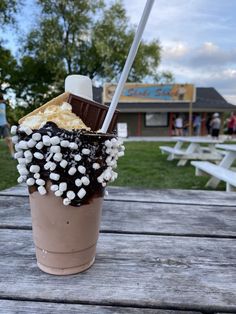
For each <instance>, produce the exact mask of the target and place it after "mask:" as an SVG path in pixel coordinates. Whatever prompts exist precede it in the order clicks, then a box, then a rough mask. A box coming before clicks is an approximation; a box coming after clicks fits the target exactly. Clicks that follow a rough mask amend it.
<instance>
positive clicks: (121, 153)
mask: <svg viewBox="0 0 236 314" xmlns="http://www.w3.org/2000/svg"><path fill="white" fill-rule="evenodd" d="M124 154H125V153H124V152H123V151H121V152H118V153H117V155H118V157H122V156H124Z"/></svg>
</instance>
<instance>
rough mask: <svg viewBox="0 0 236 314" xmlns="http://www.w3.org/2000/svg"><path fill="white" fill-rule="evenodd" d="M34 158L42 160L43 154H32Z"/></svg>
mask: <svg viewBox="0 0 236 314" xmlns="http://www.w3.org/2000/svg"><path fill="white" fill-rule="evenodd" d="M34 157H35V158H36V159H43V158H44V156H43V154H41V153H39V152H36V153H34Z"/></svg>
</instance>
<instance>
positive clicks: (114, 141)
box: [111, 137, 117, 145]
mask: <svg viewBox="0 0 236 314" xmlns="http://www.w3.org/2000/svg"><path fill="white" fill-rule="evenodd" d="M111 143H112V145H115V144H116V143H117V139H116V138H114V137H113V138H112V139H111Z"/></svg>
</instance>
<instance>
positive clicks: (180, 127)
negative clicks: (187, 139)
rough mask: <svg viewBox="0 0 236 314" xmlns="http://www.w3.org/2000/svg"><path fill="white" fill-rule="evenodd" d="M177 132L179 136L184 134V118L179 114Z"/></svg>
mask: <svg viewBox="0 0 236 314" xmlns="http://www.w3.org/2000/svg"><path fill="white" fill-rule="evenodd" d="M175 132H176V135H177V136H183V119H182V117H181V116H179V115H177V116H176V119H175Z"/></svg>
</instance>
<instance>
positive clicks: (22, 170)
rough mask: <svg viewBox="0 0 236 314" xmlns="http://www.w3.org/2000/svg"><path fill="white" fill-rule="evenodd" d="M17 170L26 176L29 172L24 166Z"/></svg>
mask: <svg viewBox="0 0 236 314" xmlns="http://www.w3.org/2000/svg"><path fill="white" fill-rule="evenodd" d="M18 172H19V174H20V175H21V176H27V174H28V173H29V171H28V170H27V169H26V168H20V169H18Z"/></svg>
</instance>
